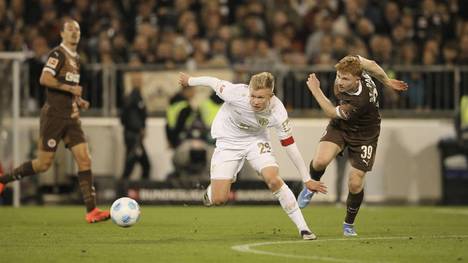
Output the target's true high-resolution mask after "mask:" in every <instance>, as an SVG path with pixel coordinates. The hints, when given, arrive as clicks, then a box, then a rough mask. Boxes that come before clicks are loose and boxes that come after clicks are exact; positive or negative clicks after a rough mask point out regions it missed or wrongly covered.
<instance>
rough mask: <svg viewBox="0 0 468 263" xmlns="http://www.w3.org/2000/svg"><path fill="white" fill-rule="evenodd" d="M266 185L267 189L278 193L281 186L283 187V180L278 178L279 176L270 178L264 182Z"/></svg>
mask: <svg viewBox="0 0 468 263" xmlns="http://www.w3.org/2000/svg"><path fill="white" fill-rule="evenodd" d="M266 184H267V185H268V188H269V189H270V190H271V191H273V192H275V191H278V190H279V189H280V188H281V186H283V180H281V179H280V178H279V176H277V177H275V178H272V179H271V180H268V181H266Z"/></svg>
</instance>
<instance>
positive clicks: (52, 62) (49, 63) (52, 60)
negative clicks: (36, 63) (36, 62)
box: [46, 57, 59, 69]
mask: <svg viewBox="0 0 468 263" xmlns="http://www.w3.org/2000/svg"><path fill="white" fill-rule="evenodd" d="M58 63H59V60H58V59H56V58H52V57H51V58H49V59H48V60H47V64H46V66H48V67H50V68H53V69H55V68H57V65H58Z"/></svg>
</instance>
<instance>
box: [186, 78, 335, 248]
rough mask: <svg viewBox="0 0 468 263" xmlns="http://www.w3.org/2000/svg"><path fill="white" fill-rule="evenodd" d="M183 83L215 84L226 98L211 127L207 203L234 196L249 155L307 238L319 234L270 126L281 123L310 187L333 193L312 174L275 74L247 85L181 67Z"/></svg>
mask: <svg viewBox="0 0 468 263" xmlns="http://www.w3.org/2000/svg"><path fill="white" fill-rule="evenodd" d="M179 83H180V85H182V86H184V87H185V86H208V87H211V88H212V89H213V90H214V91H215V92H216V94H217V95H218V96H219V97H220V98H221V99H223V100H224V104H223V105H222V106H221V109H220V110H219V111H218V113H217V115H216V117H215V120H214V122H213V124H212V127H211V135H212V137H213V138H215V139H216V149H215V151H214V154H213V157H212V159H211V169H210V174H211V175H210V176H211V184H210V186H208V188H207V191H206V194H205V196H204V198H203V199H204V204H205V205H207V206H210V205H222V204H224V203H226V202H227V201H228V197H229V192H230V189H231V184H232V183H233V182H234V181H235V179H236V175H237V173H238V172H239V171H240V169H241V168H242V166H243V164H244V161H245V159H247V160H248V161H249V162H250V164H251V165H252V167H253V168H254V169H255V170H256V171H257V172H258V173H259V174H260V175H261V176H262V178H263V180H264V181H265V183H266V184H267V186H268V188H269V189H270V190H271V191H272V193H273V195H274V196H275V197H276V198H278V200H279V202H280V204H281V207H282V208H283V210H284V211H285V212H286V214H288V216H289V217H290V218H291V220H292V221H293V222H294V224H295V225H296V226H297V229H298V230H299V233H300V235H301V236H302V238H303V239H305V240H313V239H316V238H317V237H316V236H315V234H313V233H312V232H311V231H310V229H309V227H308V226H307V223H306V222H305V220H304V217H303V215H302V212H301V210H300V209H299V206H298V204H297V201H296V198H295V196H294V194H293V193H292V191H291V190H290V189H289V187H288V186H287V185H286V184H285V183H284V181H283V180H282V179H281V177H280V176H279V171H278V164H277V162H276V159H275V157H274V155H273V151H272V148H271V143H270V140H269V138H268V132H267V128H269V127H274V128H275V129H276V132H277V134H278V137H279V139H280V140H281V145H282V146H283V147H284V148H285V149H286V152H287V153H288V156H289V158H290V159H291V160H292V162H293V163H294V165H295V166H296V168H297V170H298V171H299V174H300V175H301V176H302V181H303V182H304V185H305V186H306V187H307V188H308V189H309V190H310V191H314V192H319V193H327V187H326V186H325V184H323V183H322V182H319V181H315V180H312V179H311V178H310V175H309V172H308V170H307V166H306V165H305V163H304V159H303V158H302V156H301V154H300V152H299V149H298V148H297V145H296V143H295V142H294V138H293V136H292V133H291V127H290V125H289V119H288V113H287V112H286V109H285V108H284V105H283V103H282V102H281V101H280V100H279V99H278V98H277V97H276V96H274V94H273V89H274V78H273V75H272V74H271V73H268V72H262V73H259V74H256V75H254V76H252V78H251V79H250V83H249V85H246V84H233V83H231V82H228V81H225V80H220V79H217V78H213V77H191V76H189V75H187V74H185V73H180V75H179Z"/></svg>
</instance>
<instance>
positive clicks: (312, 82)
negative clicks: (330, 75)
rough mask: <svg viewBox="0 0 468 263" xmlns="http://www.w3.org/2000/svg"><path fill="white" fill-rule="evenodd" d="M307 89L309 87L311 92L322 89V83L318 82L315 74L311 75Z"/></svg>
mask: <svg viewBox="0 0 468 263" xmlns="http://www.w3.org/2000/svg"><path fill="white" fill-rule="evenodd" d="M307 87H309V90H310V91H311V92H314V90H317V89H320V81H319V80H318V78H317V76H315V73H312V74H310V75H309V78H308V79H307Z"/></svg>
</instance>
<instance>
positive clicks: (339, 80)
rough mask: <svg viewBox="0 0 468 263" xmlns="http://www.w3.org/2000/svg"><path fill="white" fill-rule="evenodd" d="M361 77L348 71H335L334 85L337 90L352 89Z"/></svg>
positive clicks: (345, 90)
mask: <svg viewBox="0 0 468 263" xmlns="http://www.w3.org/2000/svg"><path fill="white" fill-rule="evenodd" d="M360 79H361V78H360V77H358V76H354V75H353V74H351V73H348V72H346V73H345V72H341V71H338V72H336V79H335V85H336V86H337V87H338V91H339V92H347V91H353V90H355V89H356V88H357V87H358V86H359V80H360Z"/></svg>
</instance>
